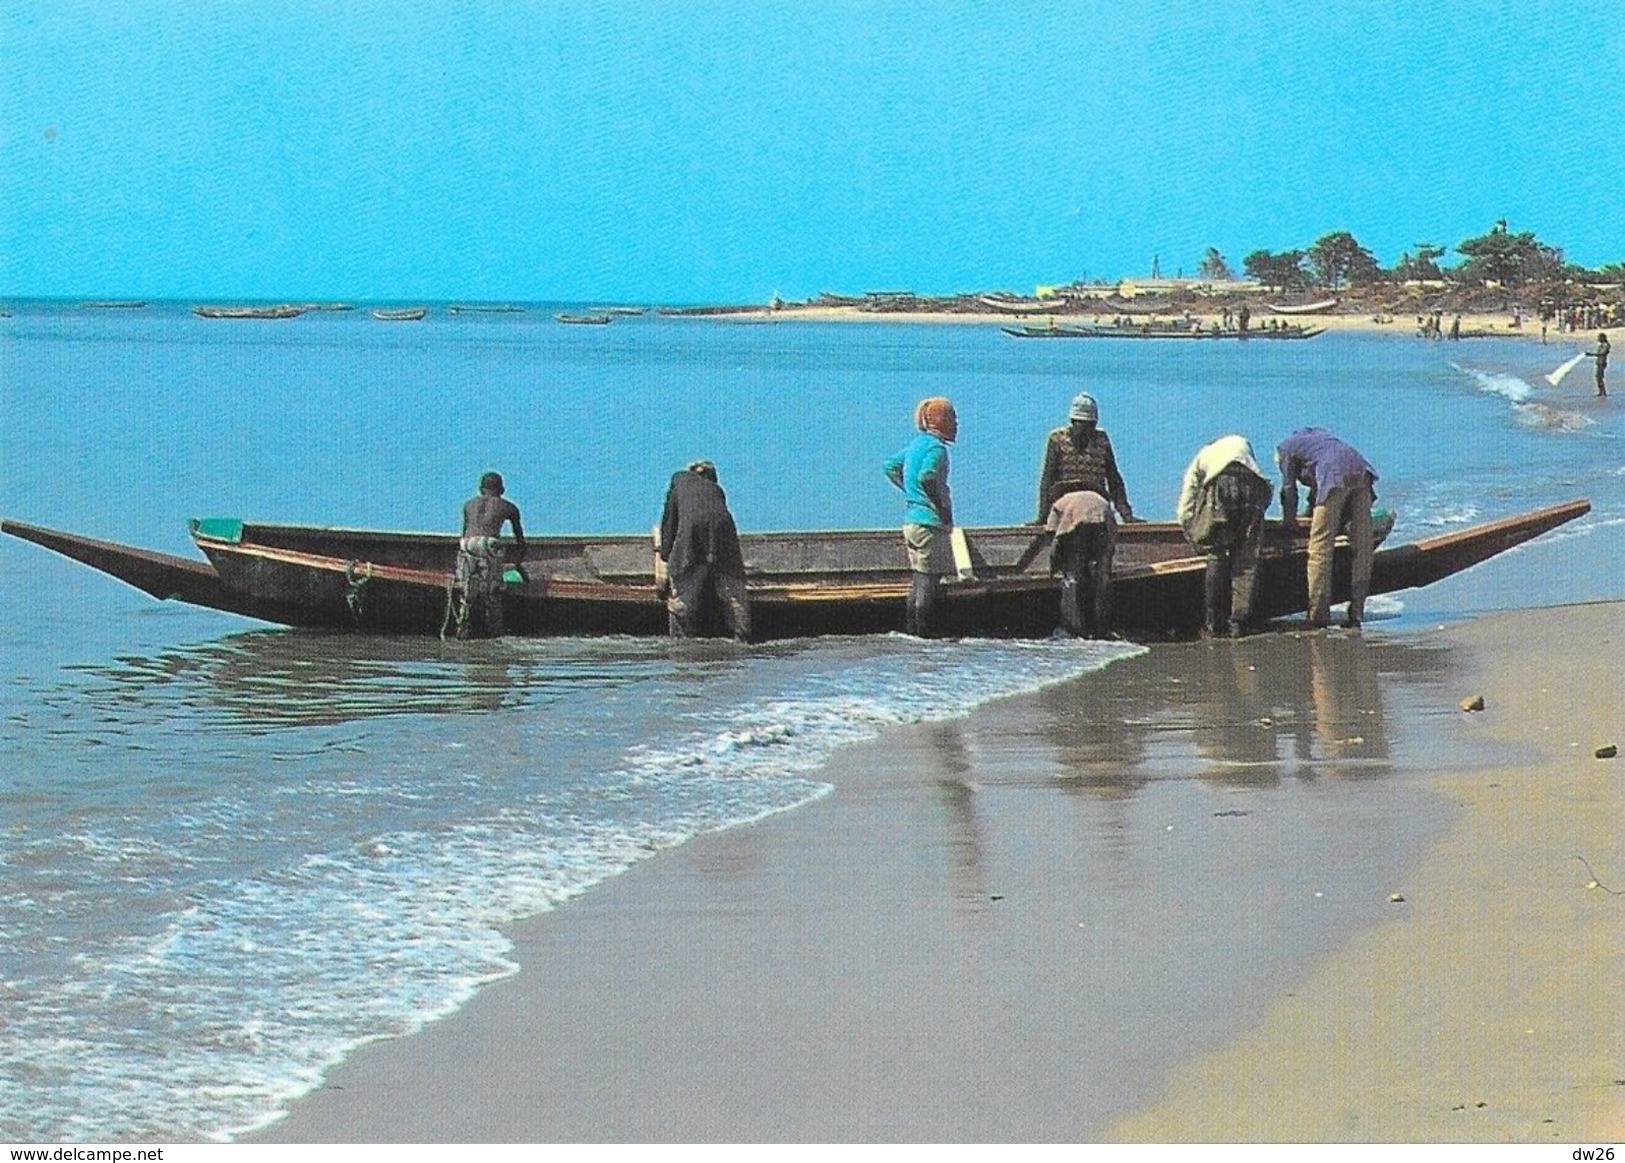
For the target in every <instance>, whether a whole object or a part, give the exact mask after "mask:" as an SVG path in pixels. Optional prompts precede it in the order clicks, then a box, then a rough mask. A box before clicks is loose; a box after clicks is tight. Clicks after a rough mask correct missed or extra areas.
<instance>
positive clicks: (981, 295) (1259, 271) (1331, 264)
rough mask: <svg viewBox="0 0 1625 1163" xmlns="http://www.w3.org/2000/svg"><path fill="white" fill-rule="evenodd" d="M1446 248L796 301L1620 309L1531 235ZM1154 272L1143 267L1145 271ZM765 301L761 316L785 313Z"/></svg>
mask: <svg viewBox="0 0 1625 1163" xmlns="http://www.w3.org/2000/svg"><path fill="white" fill-rule="evenodd" d="M1451 249H1452V248H1449V247H1444V246H1438V245H1435V244H1433V243H1431V242H1419V243H1417V244H1416V246H1415V247H1414V248H1413V249H1412V250H1410V251H1407V252H1406V253H1405V254H1403V255H1402V256H1401V257H1400V259H1399V261H1398V262H1397V263H1395V264H1394V265H1393V266H1392V267H1391V268H1385V267H1383V266H1382V265H1381V264H1380V263H1379V262H1378V261H1377V259H1376V256H1375V255H1373V254H1372V253H1371V251H1370V250H1369V249H1367V248H1366V247H1365V246H1363V245H1361V243H1360V241H1359V240H1358V239H1356V238H1355V237H1354V235H1353V234H1351V233H1349V232H1348V231H1346V230H1336V231H1332V232H1331V233H1329V234H1324V235H1322V236H1321V237H1320V238H1317V239H1316V240H1315V241H1314V242H1313V243H1311V244H1310V245H1309V246H1307V247H1305V248H1303V249H1300V250H1284V251H1271V250H1255V251H1253V252H1252V253H1250V254H1248V255H1247V256H1246V257H1245V258H1243V259H1242V263H1241V271H1239V272H1238V271H1236V270H1235V269H1234V268H1233V267H1232V265H1231V263H1230V262H1229V260H1228V259H1226V258H1225V256H1224V255H1223V254H1221V253H1220V252H1219V249H1218V248H1217V247H1209V248H1208V249H1207V253H1206V255H1205V257H1204V258H1203V259H1202V261H1201V263H1200V264H1199V266H1198V268H1197V274H1196V277H1195V278H1190V277H1185V276H1184V275H1183V274H1181V276H1179V277H1176V278H1172V279H1169V278H1164V277H1162V276H1159V275H1157V274H1155V273H1154V274H1153V275H1152V276H1151V278H1149V279H1146V278H1127V279H1122V280H1119V281H1117V282H1116V283H1105V282H1086V281H1083V280H1078V281H1076V282H1073V283H1070V284H1067V285H1064V286H1048V287H1040V288H1038V290H1037V292H1036V293H1034V294H1032V295H1023V294H1017V293H1014V292H1011V291H995V292H985V291H974V292H973V291H962V292H959V293H958V294H954V295H922V294H916V293H914V292H913V291H867V292H864V293H863V294H861V295H849V294H836V293H834V292H830V291H825V292H823V293H822V294H820V295H818V296H816V297H814V298H812V299H810V300H807V302H806V303H805V304H804V305H805V306H809V307H847V308H855V309H857V310H859V311H863V312H881V313H891V312H910V311H928V312H944V313H949V314H979V313H985V312H986V311H988V310H989V309H990V308H992V309H995V310H1003V311H1016V312H1021V311H1026V312H1033V311H1046V312H1050V313H1054V314H1078V313H1085V314H1091V313H1092V314H1097V315H1098V314H1102V313H1111V312H1114V311H1140V312H1143V311H1145V310H1146V309H1148V308H1147V307H1146V306H1145V304H1150V308H1151V309H1160V310H1165V311H1173V312H1175V313H1177V312H1178V311H1185V312H1187V313H1197V314H1200V313H1203V312H1212V311H1216V310H1218V309H1220V308H1221V307H1224V306H1230V307H1237V306H1239V305H1241V304H1243V303H1246V302H1255V303H1259V304H1262V305H1267V304H1269V303H1272V302H1276V301H1279V300H1283V299H1284V300H1303V299H1315V300H1325V299H1335V300H1336V302H1337V306H1336V310H1337V311H1338V312H1339V313H1353V314H1362V313H1366V312H1370V313H1371V314H1372V315H1373V316H1374V317H1376V318H1379V319H1384V320H1385V321H1386V318H1387V317H1389V316H1398V315H1408V314H1413V313H1414V314H1416V315H1417V316H1418V317H1419V318H1420V317H1421V316H1422V315H1425V314H1436V313H1440V312H1446V313H1462V312H1494V311H1503V310H1506V311H1511V312H1513V313H1514V314H1516V313H1518V312H1519V311H1528V312H1531V313H1537V312H1538V313H1539V315H1540V316H1541V317H1542V318H1543V319H1544V318H1552V317H1559V316H1562V315H1564V314H1566V313H1569V312H1573V311H1579V310H1583V309H1586V308H1596V309H1602V308H1609V309H1610V314H1611V315H1612V314H1613V313H1617V312H1618V311H1619V310H1620V309H1621V308H1625V262H1611V263H1607V264H1605V265H1603V266H1600V267H1597V268H1595V269H1590V268H1587V267H1583V266H1579V265H1577V264H1575V263H1571V262H1567V261H1566V260H1565V259H1564V257H1563V251H1562V249H1561V248H1559V247H1556V246H1553V245H1551V244H1550V243H1547V242H1543V241H1541V240H1540V239H1539V238H1537V237H1535V235H1534V233H1533V232H1531V231H1521V232H1516V233H1515V232H1513V231H1512V230H1511V229H1510V228H1509V227H1508V225H1507V222H1506V219H1504V218H1503V219H1501V220H1500V221H1498V222H1496V223H1495V225H1494V226H1493V227H1491V229H1490V230H1489V232H1488V233H1486V234H1481V235H1479V236H1477V237H1476V238H1466V239H1463V240H1462V241H1460V242H1458V243H1456V245H1455V247H1454V248H1453V249H1454V250H1455V251H1456V253H1457V254H1458V255H1460V261H1459V262H1457V263H1455V264H1454V265H1448V266H1447V265H1445V264H1444V262H1443V261H1441V260H1443V259H1444V258H1445V255H1446V254H1447V253H1448V252H1449V251H1450V250H1451ZM1154 267H1155V264H1153V269H1154ZM799 305H803V304H790V303H785V302H784V301H783V300H780V299H779V298H778V297H777V296H775V297H774V300H773V303H772V304H770V306H769V309H770V310H778V309H785V308H793V307H795V306H799ZM755 309H759V308H753V307H752V306H749V305H740V306H727V307H691V308H684V309H683V312H684V313H692V314H715V313H721V312H727V311H750V310H755Z"/></svg>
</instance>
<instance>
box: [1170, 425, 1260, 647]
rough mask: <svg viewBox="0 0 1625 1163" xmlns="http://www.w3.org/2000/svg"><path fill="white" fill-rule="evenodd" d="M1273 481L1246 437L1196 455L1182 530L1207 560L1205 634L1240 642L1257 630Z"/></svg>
mask: <svg viewBox="0 0 1625 1163" xmlns="http://www.w3.org/2000/svg"><path fill="white" fill-rule="evenodd" d="M1270 493H1271V487H1270V481H1269V478H1268V477H1267V476H1265V475H1264V470H1263V469H1261V468H1259V467H1258V461H1257V459H1256V458H1255V457H1254V456H1253V446H1252V445H1251V444H1249V443H1248V442H1247V438H1246V437H1244V436H1221V437H1219V438H1218V439H1217V440H1215V441H1213V442H1212V443H1211V444H1207V445H1204V446H1203V447H1202V448H1201V449H1200V450H1199V451H1198V452H1197V454H1196V457H1195V459H1193V460H1192V461H1191V463H1190V467H1189V468H1187V469H1186V470H1185V479H1184V481H1183V482H1182V483H1181V485H1180V489H1179V524H1180V527H1181V528H1182V529H1184V530H1185V536H1186V537H1187V538H1188V539H1189V540H1190V542H1191V544H1192V545H1194V546H1196V547H1197V548H1198V549H1200V550H1201V551H1202V552H1203V553H1205V554H1206V555H1207V576H1206V579H1205V586H1204V589H1203V602H1202V614H1203V619H1202V622H1203V628H1204V629H1205V630H1206V631H1207V633H1208V634H1209V635H1211V636H1213V637H1218V636H1219V635H1221V634H1224V633H1226V631H1228V633H1229V636H1230V637H1232V638H1239V637H1241V636H1242V635H1243V634H1245V633H1247V631H1248V630H1250V629H1251V628H1252V612H1253V579H1254V577H1255V575H1256V573H1257V568H1258V547H1259V544H1260V542H1261V541H1262V540H1263V535H1264V510H1266V509H1268V508H1269V505H1270Z"/></svg>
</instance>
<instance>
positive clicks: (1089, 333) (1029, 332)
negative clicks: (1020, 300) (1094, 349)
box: [999, 324, 1326, 342]
mask: <svg viewBox="0 0 1625 1163" xmlns="http://www.w3.org/2000/svg"><path fill="white" fill-rule="evenodd" d="M999 330H1000V331H1003V332H1004V333H1005V334H1006V335H1010V336H1014V337H1015V338H1016V339H1237V340H1241V341H1243V342H1250V341H1252V340H1255V339H1313V338H1314V337H1315V336H1317V335H1319V334H1321V333H1322V332H1324V331H1325V330H1326V329H1325V328H1324V327H1308V326H1305V325H1303V324H1292V325H1288V326H1286V327H1263V328H1259V327H1253V328H1249V329H1248V330H1246V331H1241V330H1238V329H1237V328H1234V327H1231V328H1226V329H1222V330H1219V331H1215V330H1213V329H1212V328H1195V327H1161V326H1155V325H1152V324H1129V325H1127V326H1122V327H1116V326H1105V327H1103V326H1095V327H1035V326H1033V325H1031V324H1027V325H1025V326H1022V327H1001V328H999Z"/></svg>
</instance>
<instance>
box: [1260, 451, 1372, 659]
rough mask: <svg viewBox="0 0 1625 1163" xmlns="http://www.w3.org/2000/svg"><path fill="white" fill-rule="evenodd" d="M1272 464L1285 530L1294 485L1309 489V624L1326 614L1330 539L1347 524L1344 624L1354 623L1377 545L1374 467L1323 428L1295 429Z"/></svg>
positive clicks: (1292, 515) (1293, 514)
mask: <svg viewBox="0 0 1625 1163" xmlns="http://www.w3.org/2000/svg"><path fill="white" fill-rule="evenodd" d="M1275 463H1276V464H1277V465H1278V466H1279V467H1280V469H1281V519H1282V523H1283V524H1284V525H1285V526H1286V527H1287V529H1288V530H1292V529H1295V528H1296V527H1297V524H1298V486H1299V485H1300V484H1303V485H1307V486H1308V488H1309V513H1310V517H1309V625H1310V626H1311V627H1315V628H1319V627H1323V626H1325V625H1326V623H1327V621H1328V620H1329V619H1330V617H1331V597H1332V550H1333V543H1334V542H1335V541H1336V540H1337V534H1338V532H1339V530H1341V529H1342V528H1343V527H1344V525H1347V526H1348V537H1349V550H1350V553H1351V554H1352V556H1353V569H1352V570H1351V576H1350V580H1349V612H1348V617H1347V619H1346V620H1345V621H1344V623H1343V625H1345V626H1347V627H1349V628H1351V629H1352V628H1355V627H1358V626H1359V625H1360V622H1361V620H1362V619H1363V618H1364V617H1365V599H1366V595H1367V594H1369V593H1370V592H1371V558H1372V555H1373V553H1374V552H1375V549H1376V538H1375V536H1374V534H1373V531H1372V528H1371V505H1372V502H1373V501H1374V500H1375V499H1376V495H1377V492H1376V489H1375V487H1374V486H1375V484H1376V480H1377V472H1376V470H1375V469H1373V468H1372V467H1371V465H1370V463H1369V462H1368V461H1367V460H1366V458H1365V457H1363V456H1361V455H1360V454H1359V453H1358V452H1356V451H1355V450H1354V448H1353V447H1352V446H1350V445H1348V444H1345V443H1343V441H1341V440H1339V439H1338V438H1337V437H1335V436H1333V435H1332V434H1331V433H1330V432H1327V431H1326V430H1325V429H1324V428H1300V429H1298V430H1297V431H1296V432H1294V433H1293V434H1292V435H1291V436H1288V437H1287V438H1286V439H1285V440H1283V441H1281V443H1280V445H1279V446H1278V447H1277V448H1276V450H1275Z"/></svg>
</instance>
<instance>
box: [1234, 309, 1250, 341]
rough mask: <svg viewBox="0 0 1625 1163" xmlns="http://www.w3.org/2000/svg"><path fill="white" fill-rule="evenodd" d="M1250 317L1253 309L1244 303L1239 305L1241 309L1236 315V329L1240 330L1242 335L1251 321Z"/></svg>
mask: <svg viewBox="0 0 1625 1163" xmlns="http://www.w3.org/2000/svg"><path fill="white" fill-rule="evenodd" d="M1252 318H1253V309H1252V308H1251V307H1249V306H1248V305H1247V304H1246V303H1243V304H1242V305H1241V310H1240V311H1239V312H1238V313H1237V315H1236V330H1238V331H1240V332H1241V333H1242V334H1243V335H1245V334H1247V324H1249V323H1251V322H1252Z"/></svg>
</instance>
